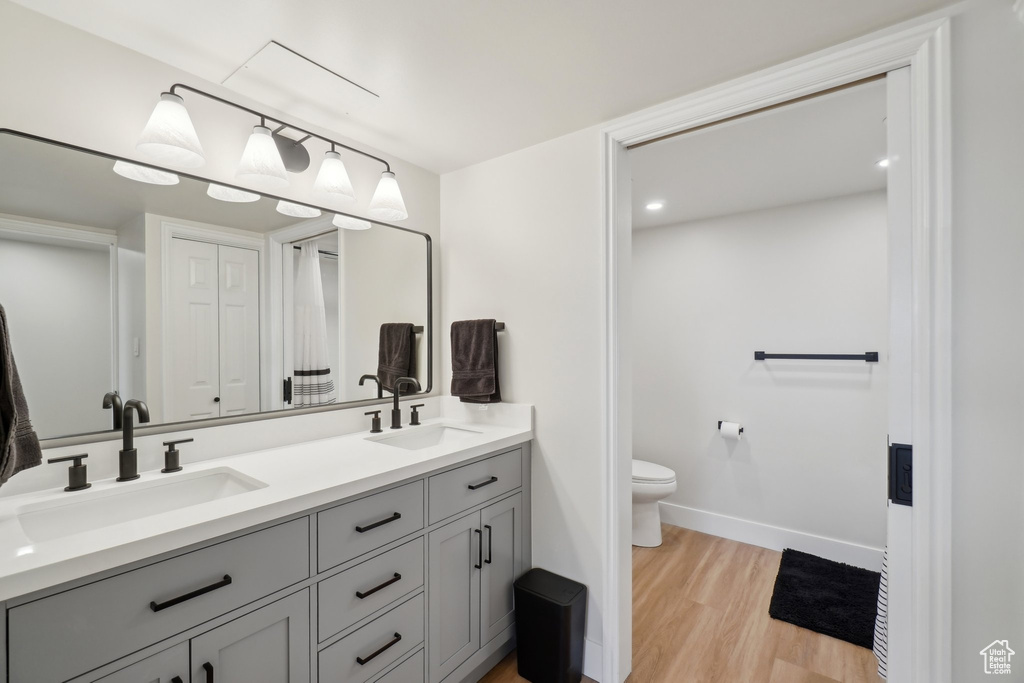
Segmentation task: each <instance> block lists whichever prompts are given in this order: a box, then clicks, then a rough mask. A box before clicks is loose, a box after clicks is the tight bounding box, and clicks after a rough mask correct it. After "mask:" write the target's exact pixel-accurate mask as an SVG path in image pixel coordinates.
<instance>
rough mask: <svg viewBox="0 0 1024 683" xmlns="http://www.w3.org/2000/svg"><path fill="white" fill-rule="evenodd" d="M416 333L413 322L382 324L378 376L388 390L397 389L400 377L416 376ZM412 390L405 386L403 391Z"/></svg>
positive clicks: (378, 353) (378, 352)
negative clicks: (396, 381) (396, 385)
mask: <svg viewBox="0 0 1024 683" xmlns="http://www.w3.org/2000/svg"><path fill="white" fill-rule="evenodd" d="M415 373H416V333H415V332H413V329H412V323H384V324H383V325H381V326H380V345H379V348H378V351H377V377H378V378H379V379H380V383H381V385H382V386H383V387H384V388H385V389H387V390H388V391H394V390H395V380H396V379H398V378H399V377H415V376H416V374H415ZM407 390H410V388H409V387H405V388H404V389H403V391H407Z"/></svg>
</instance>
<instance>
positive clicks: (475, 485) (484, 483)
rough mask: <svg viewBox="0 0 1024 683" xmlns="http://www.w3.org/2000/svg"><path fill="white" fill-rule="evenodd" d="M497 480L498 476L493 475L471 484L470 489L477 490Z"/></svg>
mask: <svg viewBox="0 0 1024 683" xmlns="http://www.w3.org/2000/svg"><path fill="white" fill-rule="evenodd" d="M496 481H498V478H497V477H491V478H490V479H488V480H487V481H482V482H480V483H479V484H470V485H469V490H470V491H476V490H477V489H482V488H483V487H485V486H487V485H488V484H493V483H494V482H496Z"/></svg>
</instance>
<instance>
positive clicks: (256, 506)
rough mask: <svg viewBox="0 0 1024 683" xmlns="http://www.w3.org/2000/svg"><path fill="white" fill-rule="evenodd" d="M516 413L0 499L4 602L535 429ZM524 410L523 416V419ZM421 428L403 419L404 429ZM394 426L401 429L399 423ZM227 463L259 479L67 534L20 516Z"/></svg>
mask: <svg viewBox="0 0 1024 683" xmlns="http://www.w3.org/2000/svg"><path fill="white" fill-rule="evenodd" d="M506 406H507V408H510V409H512V410H511V411H509V412H511V413H512V414H514V415H516V416H517V417H518V418H519V419H516V420H511V421H505V424H492V423H490V422H488V421H487V420H485V419H482V418H481V419H475V416H474V415H473V414H472V413H470V412H468V409H467V410H466V411H464V412H463V413H462V414H461V415H458V417H459V418H463V419H457V418H455V417H452V416H451V414H452V413H455V414H458V412H459V411H458V409H457V408H456V409H455V410H453V411H445V412H446V413H448V414H449V416H447V417H441V418H437V419H432V420H425V421H424V422H423V427H426V426H429V425H432V424H445V425H451V426H453V427H465V428H467V429H472V430H474V431H476V432H479V433H478V434H472V435H468V436H466V437H465V438H463V439H462V440H459V441H457V442H456V443H453V444H440V445H437V446H430V447H428V448H423V449H420V450H405V449H402V448H397V447H394V446H388V445H385V444H382V443H376V442H374V441H371V440H369V439H368V438H367V437H371V436H379V437H386V436H389V435H390V434H388V432H389V430H387V429H385V433H384V434H381V435H370V434H369V433H368V432H365V431H364V432H359V433H355V434H348V435H345V436H338V437H334V438H329V439H321V440H318V441H310V442H306V443H298V444H294V445H289V446H284V447H279V448H272V449H268V450H264V451H258V452H255V453H248V454H244V455H234V456H230V457H225V458H218V459H214V460H204V461H201V462H195V463H184V470H183V471H182V472H177V473H174V474H161V473H160V471H159V470H155V471H149V472H143V473H142V477H141V478H140V479H138V480H136V481H133V482H130V483H117V482H115V481H114V480H113V479H105V480H100V481H94V482H92V484H93V485H92V488H90V489H87V490H85V491H77V492H71V493H68V492H64V491H63V490H62V489H47V490H44V491H37V492H32V493H25V494H22V495H17V496H12V497H9V498H4V499H0V601H3V600H7V599H10V598H13V597H16V596H19V595H24V594H27V593H30V592H33V591H37V590H40V589H43V588H48V587H51V586H56V585H58V584H61V583H64V582H66V581H71V580H73V579H77V578H80V577H83V576H88V575H90V574H94V573H96V572H100V571H104V570H107V569H111V568H114V567H118V566H121V565H124V564H128V563H130V562H135V561H137V560H142V559H146V558H148V557H152V556H155V555H159V554H161V553H165V552H169V551H173V550H176V549H179V548H183V547H185V546H188V545H191V544H194V543H199V542H203V541H207V540H210V539H213V538H216V537H218V536H221V535H224V534H229V533H233V532H236V531H241V530H243V529H246V528H248V527H251V526H254V525H257V524H262V523H264V522H269V521H273V520H275V519H278V518H281V517H285V516H287V515H291V514H294V513H299V512H302V511H305V510H309V509H310V508H314V507H317V506H319V505H324V504H327V503H332V502H335V501H340V500H343V499H345V498H350V497H353V496H358V495H360V494H362V493H365V492H367V491H371V490H373V489H376V488H379V487H382V486H388V485H390V484H394V483H396V482H399V481H402V480H405V479H409V478H414V477H419V476H422V475H424V474H427V473H428V472H431V471H433V470H437V469H440V468H444V467H448V466H451V465H456V464H458V463H460V462H464V461H466V460H470V459H472V458H475V457H478V456H481V455H484V454H486V453H490V452H492V451H495V450H499V449H502V448H507V447H509V446H514V445H516V444H520V443H524V442H526V441H529V440H530V439H532V438H533V426H532V411H531V409H530V407H529V406H515V407H513V406H510V405H508V404H506ZM523 416H525V417H526V419H522V418H523ZM423 427H407V428H404V429H403V430H402V433H409V432H412V431H413V430H416V429H422V428H423ZM395 433H396V434H397V433H398V432H397V431H396V432H395ZM225 467H227V468H231V469H232V470H235V471H237V472H239V473H241V474H242V475H244V476H246V477H250V478H252V479H256V480H258V481H259V482H262V483H264V484H266V486H265V487H263V488H259V489H257V490H254V491H247V492H245V493H240V494H237V495H232V496H229V497H225V498H220V499H217V500H213V501H210V502H205V503H200V504H196V505H191V506H188V507H183V508H180V509H178V510H176V511H174V512H169V513H161V514H156V515H152V516H149V517H143V518H139V519H126V520H125V521H124V522H121V523H118V524H115V525H113V526H106V527H103V528H99V529H91V530H88V531H85V532H82V533H77V534H74V535H70V536H65V537H63V538H56V539H52V540H47V541H43V542H33V541H32V540H31V539H30V538H29V536H28V535H27V534H26V532H25V530H24V529H23V528H22V525H21V523H20V522H19V519H18V515H19V512H20V511H23V510H24V509H25V508H26V507H29V506H30V507H32V508H35V507H38V506H40V505H43V506H45V505H47V503H53V502H60V503H64V501H66V502H67V504H70V503H73V502H75V501H76V499H78V500H82V499H84V498H85V497H90V496H93V497H95V496H97V495H100V496H103V495H110V494H111V493H112V492H120V491H128V490H130V487H134V486H140V485H142V486H146V485H147V484H148V485H150V486H152V485H153V484H154V483H164V482H172V481H174V480H175V479H176V478H179V477H187V476H191V477H195V476H196V473H199V472H202V471H204V470H215V469H218V468H225Z"/></svg>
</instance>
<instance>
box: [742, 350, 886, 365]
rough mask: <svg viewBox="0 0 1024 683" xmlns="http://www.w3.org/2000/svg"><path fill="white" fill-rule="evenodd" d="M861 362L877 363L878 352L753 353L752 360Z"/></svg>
mask: <svg viewBox="0 0 1024 683" xmlns="http://www.w3.org/2000/svg"><path fill="white" fill-rule="evenodd" d="M772 359H778V360H862V361H864V362H865V363H877V362H878V351H868V352H867V353H765V352H764V351H754V360H772Z"/></svg>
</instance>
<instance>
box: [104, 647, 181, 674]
mask: <svg viewBox="0 0 1024 683" xmlns="http://www.w3.org/2000/svg"><path fill="white" fill-rule="evenodd" d="M95 683H188V643H181V644H180V645H175V646H174V647H170V648H167V649H166V650H164V651H162V652H158V653H156V654H155V655H153V656H152V657H147V658H146V659H143V660H142V661H141V662H137V663H135V664H132V665H131V666H129V667H126V668H124V669H121V670H120V671H115V672H114V673H112V674H110V675H109V676H104V677H103V678H99V679H97V680H96V681H95Z"/></svg>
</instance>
